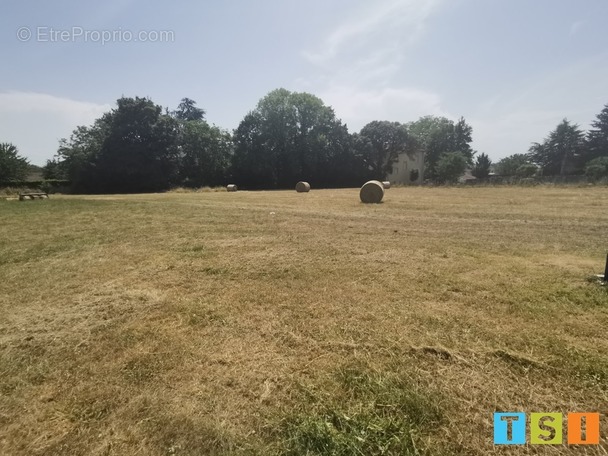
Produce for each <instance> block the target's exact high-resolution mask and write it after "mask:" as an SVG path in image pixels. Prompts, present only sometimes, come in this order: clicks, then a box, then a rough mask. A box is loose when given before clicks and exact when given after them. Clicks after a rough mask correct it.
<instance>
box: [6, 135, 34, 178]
mask: <svg viewBox="0 0 608 456" xmlns="http://www.w3.org/2000/svg"><path fill="white" fill-rule="evenodd" d="M28 167H29V163H28V161H27V159H26V158H25V157H22V156H20V155H19V150H17V147H16V146H15V145H13V144H11V143H0V182H9V181H19V180H24V179H25V178H26V177H27V172H28Z"/></svg>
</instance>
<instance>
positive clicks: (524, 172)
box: [515, 163, 538, 177]
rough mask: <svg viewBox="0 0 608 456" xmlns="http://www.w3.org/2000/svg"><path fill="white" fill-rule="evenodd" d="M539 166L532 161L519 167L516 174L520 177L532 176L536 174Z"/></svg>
mask: <svg viewBox="0 0 608 456" xmlns="http://www.w3.org/2000/svg"><path fill="white" fill-rule="evenodd" d="M536 171H538V168H537V167H536V165H533V164H532V163H525V164H523V165H521V166H519V167H518V168H517V170H516V171H515V174H516V175H517V176H519V177H532V176H534V175H535V174H536Z"/></svg>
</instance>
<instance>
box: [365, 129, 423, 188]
mask: <svg viewBox="0 0 608 456" xmlns="http://www.w3.org/2000/svg"><path fill="white" fill-rule="evenodd" d="M357 141H358V142H359V150H360V151H361V156H362V157H363V160H364V162H365V164H366V165H367V167H368V168H369V170H370V172H371V174H372V175H373V176H375V177H376V178H378V179H381V180H384V179H385V178H386V175H387V174H389V173H391V172H392V170H393V164H394V163H395V162H396V161H397V160H398V159H399V153H401V152H406V153H408V154H409V155H412V153H413V152H414V150H412V149H411V148H410V147H409V145H410V144H409V141H408V133H407V126H406V125H403V124H400V123H399V122H388V121H378V120H374V121H373V122H370V123H368V124H367V125H365V126H364V127H363V128H362V129H361V132H360V133H359V136H358V137H357Z"/></svg>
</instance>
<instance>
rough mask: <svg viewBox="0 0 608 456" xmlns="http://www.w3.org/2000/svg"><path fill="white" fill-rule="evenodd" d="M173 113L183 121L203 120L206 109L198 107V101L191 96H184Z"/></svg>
mask: <svg viewBox="0 0 608 456" xmlns="http://www.w3.org/2000/svg"><path fill="white" fill-rule="evenodd" d="M173 115H174V116H175V118H176V119H178V120H183V121H192V120H195V121H202V120H204V119H205V110H204V109H201V108H197V107H196V101H194V100H191V99H190V98H182V101H181V102H180V104H179V105H178V106H177V110H175V111H174V112H173Z"/></svg>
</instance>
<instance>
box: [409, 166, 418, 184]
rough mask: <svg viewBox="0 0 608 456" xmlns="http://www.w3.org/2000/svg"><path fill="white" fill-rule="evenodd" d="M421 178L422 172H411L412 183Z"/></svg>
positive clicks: (415, 170) (414, 170)
mask: <svg viewBox="0 0 608 456" xmlns="http://www.w3.org/2000/svg"><path fill="white" fill-rule="evenodd" d="M419 177H420V171H419V170H417V169H413V170H411V171H410V182H416V181H417V180H418V178H419Z"/></svg>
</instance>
